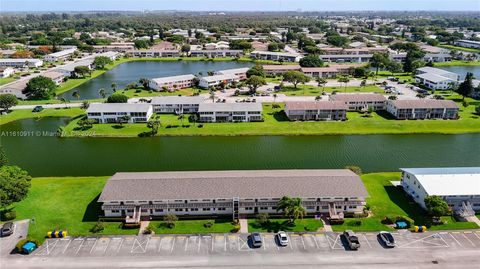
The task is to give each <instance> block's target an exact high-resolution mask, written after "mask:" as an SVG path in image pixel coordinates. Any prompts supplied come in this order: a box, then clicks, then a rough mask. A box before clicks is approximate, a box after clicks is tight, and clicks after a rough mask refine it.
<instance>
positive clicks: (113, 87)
mask: <svg viewBox="0 0 480 269" xmlns="http://www.w3.org/2000/svg"><path fill="white" fill-rule="evenodd" d="M110 87H111V88H112V91H113V92H116V91H117V83H115V82H112V84H110Z"/></svg>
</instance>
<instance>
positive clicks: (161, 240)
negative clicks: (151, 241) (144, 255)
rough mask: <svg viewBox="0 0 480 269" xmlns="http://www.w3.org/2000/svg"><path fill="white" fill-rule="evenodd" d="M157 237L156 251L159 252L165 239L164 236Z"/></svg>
mask: <svg viewBox="0 0 480 269" xmlns="http://www.w3.org/2000/svg"><path fill="white" fill-rule="evenodd" d="M159 239H160V243H159V244H158V249H157V252H160V250H161V249H162V243H163V239H165V238H162V237H159Z"/></svg>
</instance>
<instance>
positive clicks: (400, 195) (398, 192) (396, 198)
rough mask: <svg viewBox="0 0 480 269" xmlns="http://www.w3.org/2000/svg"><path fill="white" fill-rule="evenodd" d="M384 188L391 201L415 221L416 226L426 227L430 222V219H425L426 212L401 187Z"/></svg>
mask: <svg viewBox="0 0 480 269" xmlns="http://www.w3.org/2000/svg"><path fill="white" fill-rule="evenodd" d="M384 188H385V191H386V192H387V195H388V197H389V199H390V201H392V202H393V203H395V204H396V205H397V206H398V207H400V208H401V209H402V210H403V211H404V212H405V213H406V214H407V217H409V218H411V219H413V220H414V221H415V224H416V225H426V224H427V223H429V222H430V221H429V220H428V218H426V217H425V216H426V214H427V213H426V212H425V210H424V209H423V208H421V207H420V206H419V205H418V204H417V203H416V202H415V201H414V200H412V199H411V198H410V197H408V196H407V194H406V193H405V192H404V191H403V189H402V188H401V187H396V186H384ZM382 217H384V216H382Z"/></svg>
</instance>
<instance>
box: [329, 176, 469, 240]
mask: <svg viewBox="0 0 480 269" xmlns="http://www.w3.org/2000/svg"><path fill="white" fill-rule="evenodd" d="M362 180H363V183H364V184H365V187H366V188H367V191H368V193H369V195H370V197H369V198H367V204H368V205H369V206H370V210H371V211H372V214H373V216H371V217H369V218H358V219H350V218H346V219H345V223H344V224H342V225H333V226H332V228H333V229H334V230H335V231H343V230H346V229H352V230H356V231H378V230H392V228H390V227H389V226H385V225H383V224H381V223H380V221H381V220H382V219H383V218H384V217H386V216H389V217H395V216H407V217H410V218H411V219H413V220H414V221H415V225H428V223H429V219H428V218H426V214H425V212H424V211H423V210H422V209H421V208H420V207H419V206H418V205H417V204H416V203H414V202H412V201H411V200H410V199H408V197H407V196H406V194H405V192H404V191H403V190H402V189H400V188H398V187H395V186H393V185H392V184H391V181H399V180H400V173H398V172H385V173H372V174H365V175H363V176H362ZM354 220H361V221H362V224H361V225H360V226H355V225H354V223H353V221H354ZM442 220H443V221H444V222H445V223H444V224H443V225H436V226H431V227H430V228H429V229H431V230H456V229H474V228H478V227H477V225H476V224H475V223H472V222H457V221H455V219H453V218H452V217H449V216H446V217H442Z"/></svg>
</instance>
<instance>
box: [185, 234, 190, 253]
mask: <svg viewBox="0 0 480 269" xmlns="http://www.w3.org/2000/svg"><path fill="white" fill-rule="evenodd" d="M189 239H190V236H187V239H186V240H185V252H187V248H188V241H190V240H189Z"/></svg>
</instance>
